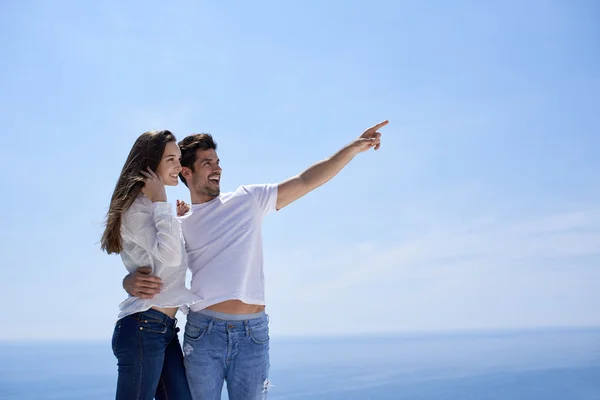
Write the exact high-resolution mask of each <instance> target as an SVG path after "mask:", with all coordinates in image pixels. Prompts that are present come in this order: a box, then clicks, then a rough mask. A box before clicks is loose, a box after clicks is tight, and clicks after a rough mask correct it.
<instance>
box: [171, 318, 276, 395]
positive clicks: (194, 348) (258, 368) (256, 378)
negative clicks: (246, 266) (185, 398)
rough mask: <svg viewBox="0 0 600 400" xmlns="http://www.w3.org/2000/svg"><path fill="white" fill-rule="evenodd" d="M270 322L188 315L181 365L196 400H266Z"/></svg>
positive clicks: (262, 319)
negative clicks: (223, 399)
mask: <svg viewBox="0 0 600 400" xmlns="http://www.w3.org/2000/svg"><path fill="white" fill-rule="evenodd" d="M268 321H269V319H268V316H267V315H266V314H265V313H264V312H261V313H257V314H248V315H237V314H223V313H217V312H214V311H211V310H202V311H200V312H190V313H189V314H188V316H187V324H186V325H185V335H184V340H183V353H184V361H183V362H184V365H185V372H186V375H187V379H188V383H189V386H190V392H191V393H192V398H193V399H194V400H220V399H221V392H222V390H223V382H227V393H228V395H229V399H230V400H264V399H266V398H267V392H268V389H269V386H270V384H269V322H268Z"/></svg>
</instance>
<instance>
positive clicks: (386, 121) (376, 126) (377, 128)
mask: <svg viewBox="0 0 600 400" xmlns="http://www.w3.org/2000/svg"><path fill="white" fill-rule="evenodd" d="M388 123H389V121H388V120H387V119H386V120H385V121H383V122H380V123H378V124H377V125H375V126H374V127H372V128H371V130H373V131H377V130H379V129H381V128H383V127H384V126H386V125H387V124H388Z"/></svg>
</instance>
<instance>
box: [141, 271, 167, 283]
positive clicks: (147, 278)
mask: <svg viewBox="0 0 600 400" xmlns="http://www.w3.org/2000/svg"><path fill="white" fill-rule="evenodd" d="M137 279H138V280H139V281H145V282H153V283H162V279H160V278H159V277H158V276H153V275H146V274H142V273H141V272H139V273H138V278H137Z"/></svg>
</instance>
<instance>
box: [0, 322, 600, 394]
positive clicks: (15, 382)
mask: <svg viewBox="0 0 600 400" xmlns="http://www.w3.org/2000/svg"><path fill="white" fill-rule="evenodd" d="M271 381H272V383H273V385H274V387H272V388H271V391H270V394H269V398H270V399H273V400H277V399H313V400H321V399H330V400H341V399H345V400H355V399H382V400H383V399H390V400H392V399H415V400H425V399H439V400H467V399H473V400H486V399H489V400H496V399H498V400H500V399H502V400H511V399H522V400H529V399H532V400H533V399H535V400H554V399H556V400H600V329H579V330H575V329H571V330H540V331H527V332H485V333H460V334H459V333H455V334H445V335H444V334H431V335H399V336H386V337H384V336H379V337H377V336H370V337H362V338H358V337H353V338H323V339H316V338H311V339H277V338H273V339H272V340H271ZM115 382H116V361H115V359H114V356H113V355H112V352H111V350H110V343H109V341H106V342H101V343H99V342H72V343H68V342H47V343H40V342H26V343H25V342H12V343H9V342H4V343H0V399H6V400H17V399H18V400H33V399H36V400H44V399H48V400H49V399H61V400H68V399H86V400H100V399H102V400H104V399H111V398H114V387H115ZM223 393H224V395H223V399H226V398H227V396H226V390H224V391H223Z"/></svg>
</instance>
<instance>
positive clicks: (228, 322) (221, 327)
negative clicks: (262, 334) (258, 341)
mask: <svg viewBox="0 0 600 400" xmlns="http://www.w3.org/2000/svg"><path fill="white" fill-rule="evenodd" d="M206 311H209V312H208V313H206ZM205 314H209V315H205ZM217 316H218V317H221V318H230V317H231V318H243V317H250V318H246V319H235V320H232V319H221V318H216V317H217ZM187 325H189V326H193V327H196V328H200V327H203V328H204V329H206V332H207V333H210V332H211V331H218V332H229V333H234V332H246V335H247V334H248V332H249V331H250V330H252V329H259V328H263V327H268V326H269V316H268V315H267V314H265V312H264V311H263V312H260V313H256V314H224V313H215V312H214V311H211V310H202V311H201V312H197V311H193V312H191V313H189V314H188V315H187ZM187 329H188V327H187V326H186V330H187Z"/></svg>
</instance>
